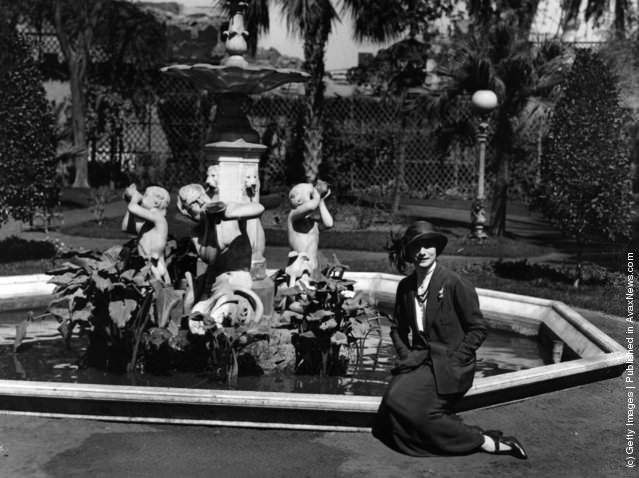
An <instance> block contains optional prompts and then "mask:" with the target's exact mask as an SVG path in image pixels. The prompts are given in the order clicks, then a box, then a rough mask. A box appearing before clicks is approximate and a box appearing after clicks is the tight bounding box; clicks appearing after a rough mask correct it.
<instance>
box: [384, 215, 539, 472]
mask: <svg viewBox="0 0 639 478" xmlns="http://www.w3.org/2000/svg"><path fill="white" fill-rule="evenodd" d="M392 242H393V244H391V246H390V247H389V253H390V254H389V256H390V259H391V262H393V263H394V265H395V266H396V267H397V269H398V270H399V271H400V272H402V273H404V272H405V270H406V266H407V265H408V264H409V263H412V265H413V268H414V271H413V273H412V274H410V275H409V276H408V277H405V278H404V279H403V280H402V281H401V282H400V283H399V286H398V288H397V294H396V296H395V312H394V318H393V321H394V323H393V325H392V326H391V338H392V340H393V344H394V345H395V348H396V350H397V354H398V356H399V362H398V366H397V367H395V368H394V369H393V370H392V373H393V378H392V380H391V382H390V384H389V386H388V389H387V390H386V393H385V394H384V397H383V399H382V402H381V404H380V407H379V410H378V411H377V416H376V420H375V423H374V425H373V435H374V436H375V437H376V438H378V439H379V440H380V441H382V442H383V443H384V444H386V445H387V446H388V447H390V448H392V449H393V450H395V451H398V452H400V453H404V454H407V455H412V456H432V455H463V454H469V453H474V452H478V451H485V452H487V453H494V454H506V455H512V456H514V457H516V458H520V459H526V458H527V455H526V452H525V450H524V448H523V447H522V446H521V444H520V443H519V441H517V439H515V438H513V437H504V436H503V435H502V433H501V432H499V431H494V430H492V431H483V430H481V429H480V428H478V427H472V426H468V425H466V424H464V423H463V422H462V421H461V419H460V418H459V417H458V416H456V415H454V414H453V413H452V409H453V407H454V405H455V404H456V403H457V402H459V400H461V398H462V397H463V396H464V394H465V393H466V392H467V391H468V390H469V389H470V387H471V385H472V383H473V378H474V375H475V360H476V359H475V351H476V350H477V348H478V347H479V346H480V345H481V344H482V342H483V341H484V340H485V338H486V330H487V327H486V322H485V319H484V317H483V316H482V313H481V311H480V310H479V299H478V297H477V293H476V292H475V289H474V287H473V286H472V285H471V284H470V283H468V282H467V281H466V280H464V279H462V278H461V277H459V276H458V275H457V274H455V273H454V272H452V271H450V270H449V269H447V268H445V267H443V266H442V265H440V264H438V263H437V257H438V256H439V255H440V254H441V252H442V251H443V249H444V247H445V246H446V243H447V242H448V240H447V238H446V236H444V235H443V234H440V233H437V232H434V230H433V228H432V225H431V224H430V223H428V222H426V221H417V222H415V223H414V224H412V225H411V226H409V227H408V228H407V230H406V231H405V233H404V234H403V236H401V237H399V238H393V241H392ZM409 333H410V335H412V340H410V341H409Z"/></svg>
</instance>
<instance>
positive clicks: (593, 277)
mask: <svg viewBox="0 0 639 478" xmlns="http://www.w3.org/2000/svg"><path fill="white" fill-rule="evenodd" d="M494 271H495V273H496V274H497V275H498V276H500V277H507V278H510V279H517V280H524V281H535V282H540V281H544V280H545V281H551V282H555V283H557V282H559V283H566V284H572V283H574V281H575V265H574V264H564V263H560V264H552V263H533V262H528V261H527V260H525V259H524V260H521V261H497V262H495V263H494ZM624 279H625V276H624V275H623V274H622V273H619V272H609V271H608V270H607V269H606V268H605V267H602V266H600V265H598V264H593V263H584V264H582V266H581V283H582V284H591V285H615V286H621V285H623V282H624Z"/></svg>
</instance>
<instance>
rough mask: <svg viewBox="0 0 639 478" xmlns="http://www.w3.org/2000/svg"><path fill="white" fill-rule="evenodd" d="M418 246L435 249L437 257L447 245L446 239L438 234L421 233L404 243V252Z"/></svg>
mask: <svg viewBox="0 0 639 478" xmlns="http://www.w3.org/2000/svg"><path fill="white" fill-rule="evenodd" d="M418 244H419V245H422V246H425V247H435V250H436V251H437V255H439V254H441V252H442V251H443V250H444V248H445V247H446V244H448V238H447V237H446V236H444V235H443V234H439V233H438V232H423V233H421V234H417V235H416V236H415V237H413V238H411V240H410V241H408V242H407V243H406V247H405V248H404V252H406V253H407V252H408V249H410V248H411V247H415V246H416V245H418Z"/></svg>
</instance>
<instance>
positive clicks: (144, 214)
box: [122, 184, 171, 284]
mask: <svg viewBox="0 0 639 478" xmlns="http://www.w3.org/2000/svg"><path fill="white" fill-rule="evenodd" d="M124 197H125V199H128V201H129V204H128V206H127V211H126V213H125V215H124V218H123V219H122V230H123V231H125V232H129V233H132V234H137V236H138V253H139V254H140V256H141V257H142V258H144V259H145V260H146V261H148V263H149V264H150V266H151V273H152V274H153V277H154V278H155V279H157V280H160V281H162V282H164V283H165V284H170V283H171V279H170V277H169V273H168V271H167V268H166V263H165V261H164V249H165V247H166V243H167V238H168V235H169V227H168V223H167V221H166V210H167V208H168V206H169V202H170V200H171V196H170V195H169V192H168V191H167V190H166V189H164V188H162V187H159V186H149V187H147V188H146V189H145V190H144V194H141V193H140V192H139V191H138V189H137V186H136V185H135V184H131V185H130V186H129V187H128V188H127V189H126V191H125V193H124Z"/></svg>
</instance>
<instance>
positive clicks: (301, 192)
mask: <svg viewBox="0 0 639 478" xmlns="http://www.w3.org/2000/svg"><path fill="white" fill-rule="evenodd" d="M330 194H331V190H330V188H329V187H328V184H326V183H325V182H324V181H317V184H316V185H315V186H313V185H312V184H310V183H300V184H296V185H295V186H293V188H292V189H291V191H290V193H289V195H288V198H289V200H290V202H291V207H292V209H291V211H290V212H289V214H288V222H287V228H288V242H289V245H290V247H291V249H292V251H293V252H292V253H291V254H289V261H294V260H295V256H296V255H297V256H299V257H301V258H303V260H304V263H305V265H306V266H307V267H308V269H309V273H310V275H311V277H315V276H316V274H317V272H318V267H319V258H318V252H317V251H318V247H319V223H320V222H321V224H322V225H323V226H324V227H326V228H331V227H333V216H331V213H330V212H329V210H328V208H327V207H326V203H325V200H326V198H328V196H329V195H330ZM316 212H319V218H318V217H317V215H316Z"/></svg>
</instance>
